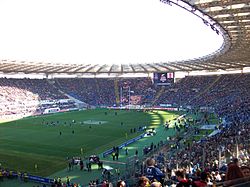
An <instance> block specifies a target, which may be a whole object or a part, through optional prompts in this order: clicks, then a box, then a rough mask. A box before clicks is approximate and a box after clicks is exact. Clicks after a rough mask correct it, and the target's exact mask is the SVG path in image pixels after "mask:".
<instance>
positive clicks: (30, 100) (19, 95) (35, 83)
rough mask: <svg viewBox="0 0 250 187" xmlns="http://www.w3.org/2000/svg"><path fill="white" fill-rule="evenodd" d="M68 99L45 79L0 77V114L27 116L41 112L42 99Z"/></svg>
mask: <svg viewBox="0 0 250 187" xmlns="http://www.w3.org/2000/svg"><path fill="white" fill-rule="evenodd" d="M58 99H68V97H67V96H65V95H64V94H62V93H61V92H60V91H59V90H58V89H57V88H56V87H54V86H52V85H51V84H49V83H48V81H47V80H46V79H7V78H0V102H1V107H0V115H1V116H11V115H21V116H28V115H34V114H39V113H41V109H43V108H46V107H45V106H41V104H40V101H42V100H48V101H52V100H58Z"/></svg>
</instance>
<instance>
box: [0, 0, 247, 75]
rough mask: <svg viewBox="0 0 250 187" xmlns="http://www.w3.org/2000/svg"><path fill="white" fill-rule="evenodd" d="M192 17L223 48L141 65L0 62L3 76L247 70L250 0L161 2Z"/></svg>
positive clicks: (174, 0) (165, 0)
mask: <svg viewBox="0 0 250 187" xmlns="http://www.w3.org/2000/svg"><path fill="white" fill-rule="evenodd" d="M161 2H162V3H165V4H166V6H169V5H176V6H179V7H181V8H184V9H186V10H187V11H189V12H191V13H193V14H195V15H196V16H198V17H200V19H202V20H203V22H204V24H206V25H207V26H208V27H211V29H212V30H213V31H214V32H216V33H217V34H219V35H222V36H223V39H224V44H223V45H222V47H221V48H220V49H219V50H217V51H216V52H214V53H213V54H209V55H207V56H204V57H201V58H196V59H190V60H181V61H168V62H159V63H140V64H120V65H119V64H91V63H85V64H56V63H46V62H42V63H39V62H28V61H17V60H6V59H1V60H0V72H3V73H18V72H20V73H21V72H22V73H27V74H29V73H46V74H101V73H108V74H126V73H152V72H173V71H174V72H176V71H188V72H189V71H199V70H218V69H222V70H228V69H242V68H244V67H250V1H249V0H182V1H181V0H172V1H169V0H161Z"/></svg>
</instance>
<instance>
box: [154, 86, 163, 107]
mask: <svg viewBox="0 0 250 187" xmlns="http://www.w3.org/2000/svg"><path fill="white" fill-rule="evenodd" d="M164 91H165V87H164V86H162V87H161V89H160V91H159V92H158V93H157V95H156V96H155V98H154V100H153V102H152V106H154V105H155V103H156V101H157V100H158V99H159V98H160V97H161V95H162V94H163V93H164Z"/></svg>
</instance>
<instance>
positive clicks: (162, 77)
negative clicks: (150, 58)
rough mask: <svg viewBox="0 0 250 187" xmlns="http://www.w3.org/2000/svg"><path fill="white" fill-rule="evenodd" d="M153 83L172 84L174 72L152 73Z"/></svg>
mask: <svg viewBox="0 0 250 187" xmlns="http://www.w3.org/2000/svg"><path fill="white" fill-rule="evenodd" d="M154 83H155V84H157V85H171V84H174V72H169V73H154Z"/></svg>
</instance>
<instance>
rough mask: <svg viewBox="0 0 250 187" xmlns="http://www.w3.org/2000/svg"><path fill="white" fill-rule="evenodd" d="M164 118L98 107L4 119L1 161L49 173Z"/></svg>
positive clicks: (1, 129)
mask: <svg viewBox="0 0 250 187" xmlns="http://www.w3.org/2000/svg"><path fill="white" fill-rule="evenodd" d="M105 113H106V114H105ZM116 113H117V114H116ZM72 120H75V123H73V122H72ZM162 121H164V119H161V120H160V121H159V122H156V123H155V122H154V119H153V117H152V115H151V114H150V113H144V112H135V111H125V110H119V111H114V110H106V109H96V110H86V111H77V112H67V113H58V114H52V115H45V116H38V117H30V118H24V119H21V120H17V121H12V122H7V123H1V124H0V163H1V165H2V166H3V167H8V168H11V169H15V170H18V171H22V172H24V171H28V172H29V173H31V174H35V175H40V176H49V175H51V174H53V173H54V172H57V171H59V170H61V169H64V168H66V167H67V162H65V160H66V158H67V157H72V156H88V155H90V154H93V153H95V154H100V153H102V152H103V151H105V150H107V149H109V148H112V147H113V146H117V145H119V144H121V143H122V142H124V141H126V134H127V139H131V138H133V137H135V136H138V134H139V133H131V132H130V130H131V128H138V127H139V126H145V125H151V126H152V125H154V124H155V125H157V124H158V125H159V124H160V123H162ZM122 123H123V124H122ZM60 132H61V135H60ZM81 148H83V155H81ZM35 165H37V167H38V168H35Z"/></svg>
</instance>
